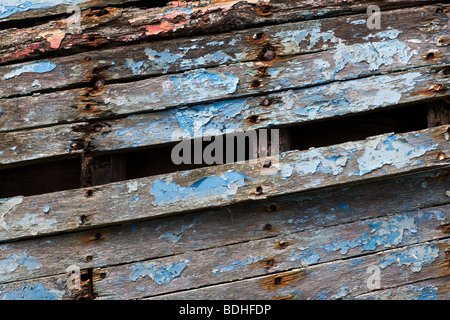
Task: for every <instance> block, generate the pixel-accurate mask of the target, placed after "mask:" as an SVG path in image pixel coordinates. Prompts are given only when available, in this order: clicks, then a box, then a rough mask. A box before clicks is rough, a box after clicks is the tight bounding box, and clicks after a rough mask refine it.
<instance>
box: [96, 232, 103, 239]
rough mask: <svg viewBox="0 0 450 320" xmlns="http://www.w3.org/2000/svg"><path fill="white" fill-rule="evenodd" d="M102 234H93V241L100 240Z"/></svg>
mask: <svg viewBox="0 0 450 320" xmlns="http://www.w3.org/2000/svg"><path fill="white" fill-rule="evenodd" d="M101 238H102V234H101V233H100V232H98V233H96V234H95V240H101Z"/></svg>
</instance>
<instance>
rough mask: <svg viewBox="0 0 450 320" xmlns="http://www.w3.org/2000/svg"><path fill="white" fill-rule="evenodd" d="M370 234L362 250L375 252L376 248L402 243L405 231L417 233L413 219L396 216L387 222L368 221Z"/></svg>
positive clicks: (404, 215) (411, 217) (408, 216)
mask: <svg viewBox="0 0 450 320" xmlns="http://www.w3.org/2000/svg"><path fill="white" fill-rule="evenodd" d="M368 224H369V225H370V234H369V235H368V238H367V243H366V244H365V245H364V247H363V248H362V250H375V249H376V248H377V247H378V246H384V247H385V248H389V247H391V246H393V245H398V244H400V243H401V242H402V239H403V235H404V233H405V231H408V232H410V233H416V232H417V226H416V224H415V222H414V217H413V216H410V215H406V214H402V215H396V216H394V217H392V218H390V219H389V220H381V221H379V220H377V221H369V222H368Z"/></svg>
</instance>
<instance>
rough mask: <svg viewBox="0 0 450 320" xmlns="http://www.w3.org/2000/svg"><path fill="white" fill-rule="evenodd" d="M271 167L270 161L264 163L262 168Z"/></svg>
mask: <svg viewBox="0 0 450 320" xmlns="http://www.w3.org/2000/svg"><path fill="white" fill-rule="evenodd" d="M271 166H272V161H270V160H269V161H264V163H263V168H270V167H271Z"/></svg>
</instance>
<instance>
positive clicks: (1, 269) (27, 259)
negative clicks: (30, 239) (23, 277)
mask: <svg viewBox="0 0 450 320" xmlns="http://www.w3.org/2000/svg"><path fill="white" fill-rule="evenodd" d="M20 266H22V267H24V268H27V269H28V270H34V269H39V268H40V267H41V266H42V263H40V262H39V261H38V260H37V259H36V258H35V257H31V256H29V255H28V253H26V252H22V253H13V254H11V255H9V256H8V257H6V258H5V259H2V260H0V279H1V280H6V279H8V278H9V277H10V276H9V275H8V274H10V273H13V272H14V271H15V270H16V269H17V268H18V267H20ZM5 275H6V276H5Z"/></svg>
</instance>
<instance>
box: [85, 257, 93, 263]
mask: <svg viewBox="0 0 450 320" xmlns="http://www.w3.org/2000/svg"><path fill="white" fill-rule="evenodd" d="M92 259H94V257H92V256H87V257H86V262H91V261H92Z"/></svg>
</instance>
